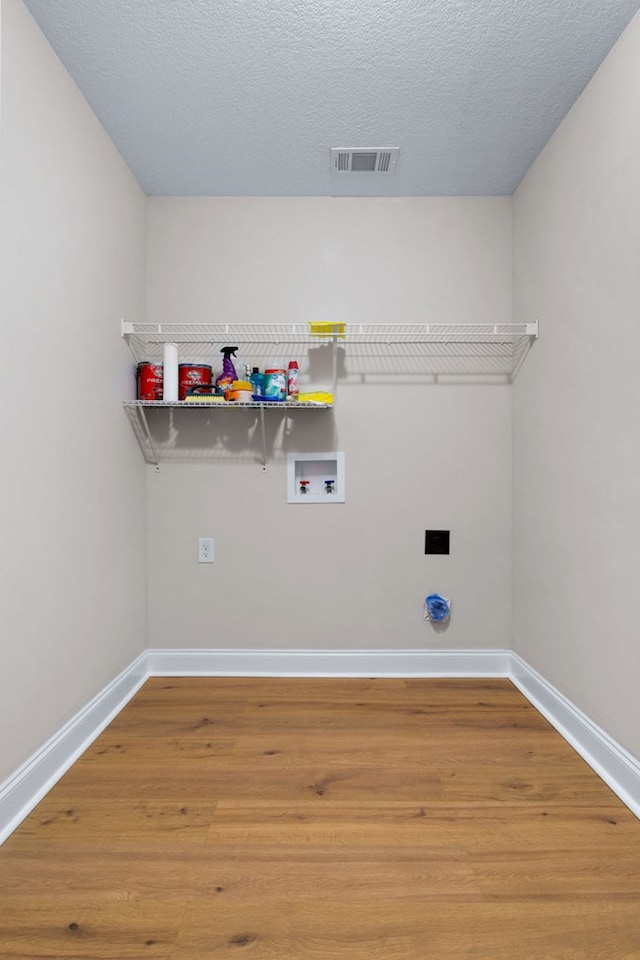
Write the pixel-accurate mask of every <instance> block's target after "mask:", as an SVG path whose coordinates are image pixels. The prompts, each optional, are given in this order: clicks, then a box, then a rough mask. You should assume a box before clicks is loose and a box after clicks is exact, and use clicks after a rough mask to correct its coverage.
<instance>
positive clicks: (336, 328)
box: [309, 320, 346, 339]
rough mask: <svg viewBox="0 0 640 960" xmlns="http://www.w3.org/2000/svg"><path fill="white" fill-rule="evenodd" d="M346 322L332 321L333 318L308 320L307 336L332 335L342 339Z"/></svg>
mask: <svg viewBox="0 0 640 960" xmlns="http://www.w3.org/2000/svg"><path fill="white" fill-rule="evenodd" d="M345 327H346V323H334V322H333V320H310V321H309V336H311V337H332V336H338V337H341V338H342V339H344V332H345Z"/></svg>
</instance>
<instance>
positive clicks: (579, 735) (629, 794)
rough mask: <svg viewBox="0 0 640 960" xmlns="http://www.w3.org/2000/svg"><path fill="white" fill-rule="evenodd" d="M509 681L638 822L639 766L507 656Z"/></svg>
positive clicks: (516, 659) (528, 669)
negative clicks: (609, 788) (509, 665)
mask: <svg viewBox="0 0 640 960" xmlns="http://www.w3.org/2000/svg"><path fill="white" fill-rule="evenodd" d="M510 676H511V681H512V682H513V683H514V684H515V685H516V687H517V688H518V689H519V690H520V691H521V693H523V694H524V696H525V697H526V698H527V700H529V702H530V703H532V704H533V706H534V707H536V709H537V710H539V711H540V713H541V714H542V715H543V716H544V717H546V718H547V720H548V721H549V723H551V724H552V725H553V726H554V727H555V729H556V730H557V731H558V733H560V734H561V735H562V736H563V737H564V739H565V740H566V741H567V742H568V743H570V744H571V746H572V747H573V748H574V749H575V750H576V751H577V752H578V753H579V754H580V756H581V757H582V758H583V759H584V760H586V761H587V763H588V764H589V766H590V767H591V768H592V770H595V772H596V773H597V774H598V776H599V777H601V778H602V780H604V782H605V783H606V784H607V785H608V786H610V787H611V789H612V790H613V792H614V793H615V794H617V796H618V797H619V798H620V799H621V800H622V802H623V803H624V804H625V805H626V806H627V807H629V809H630V810H631V811H632V812H633V813H634V814H635V815H636V817H638V818H640V763H639V762H638V760H636V758H635V757H633V756H632V755H631V754H630V753H629V752H628V751H627V750H625V749H624V747H622V746H620V744H619V743H617V742H616V741H615V740H614V739H613V738H612V737H610V736H609V734H608V733H606V732H605V731H604V730H602V729H601V727H599V726H598V725H597V724H595V723H594V722H593V720H591V719H590V718H589V717H588V716H587V715H586V714H585V713H583V712H582V710H580V709H579V708H578V707H576V705H575V704H574V703H572V702H571V701H570V700H568V699H567V698H566V697H565V696H564V695H563V694H562V693H560V691H559V690H556V689H555V687H552V686H551V684H550V683H548V682H547V681H546V680H545V679H544V677H542V676H540V674H539V673H536V671H535V670H534V669H533V668H532V667H530V666H529V664H528V663H525V661H524V660H523V659H522V658H521V657H519V656H518V654H517V653H512V654H511V675H510Z"/></svg>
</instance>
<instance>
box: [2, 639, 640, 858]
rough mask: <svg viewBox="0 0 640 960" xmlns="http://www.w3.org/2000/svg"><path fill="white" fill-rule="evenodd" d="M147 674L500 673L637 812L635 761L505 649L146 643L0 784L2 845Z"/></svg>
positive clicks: (639, 777)
mask: <svg viewBox="0 0 640 960" xmlns="http://www.w3.org/2000/svg"><path fill="white" fill-rule="evenodd" d="M149 676H217V677H224V676H235V677H239V676H242V677H506V678H509V679H510V680H511V681H512V682H513V683H514V684H515V685H516V686H517V687H518V689H519V690H520V691H521V692H522V693H523V694H524V696H525V697H526V698H527V699H528V700H529V701H530V702H531V703H532V704H533V705H534V706H535V707H536V708H537V709H538V710H539V711H540V712H541V713H542V714H543V716H545V717H546V718H547V719H548V720H549V722H550V723H551V724H552V725H553V726H554V727H555V728H556V730H558V732H559V733H560V734H561V735H562V736H563V737H564V738H565V739H566V740H567V741H568V742H569V743H570V744H571V745H572V746H573V747H574V748H575V749H576V750H577V751H578V753H579V754H580V755H581V756H582V757H583V758H584V759H585V760H586V761H587V763H588V764H589V766H591V767H592V768H593V770H595V772H596V773H597V774H598V775H599V776H600V777H601V778H602V779H603V780H604V781H605V783H607V784H608V785H609V786H610V787H611V789H612V790H613V791H614V793H616V794H617V796H618V797H620V799H621V800H622V802H623V803H625V804H626V806H628V807H629V809H630V810H631V811H632V812H633V813H634V814H635V815H636V816H637V817H639V818H640V763H638V761H637V760H636V759H635V758H634V757H632V756H631V754H629V753H628V752H627V751H626V750H624V748H623V747H621V746H620V745H619V744H618V743H616V742H615V741H614V740H613V739H612V738H611V737H610V736H609V735H608V734H607V733H605V731H604V730H601V729H600V728H599V727H598V726H597V725H596V724H595V723H593V721H592V720H590V719H589V717H587V716H586V715H585V714H584V713H582V711H580V710H579V709H578V707H576V706H575V704H573V703H571V702H570V701H569V700H567V698H566V697H564V696H563V695H562V694H561V693H560V692H559V691H558V690H556V689H555V688H554V687H552V686H551V684H549V683H547V681H546V680H545V679H544V678H543V677H541V676H540V675H539V674H538V673H536V672H535V670H533V669H532V668H531V667H530V666H529V665H528V664H527V663H525V661H524V660H522V659H521V658H520V657H519V656H518V655H517V654H515V653H512V652H511V651H510V650H159V649H151V650H147V651H146V652H145V653H142V654H141V655H140V656H139V657H137V659H136V660H134V661H133V663H132V664H130V666H129V667H127V669H126V670H124V671H123V672H122V673H121V674H120V676H118V677H116V679H115V680H113V682H112V683H110V684H109V685H108V686H107V687H105V689H104V690H103V691H102V692H101V693H99V694H98V695H97V696H96V697H94V699H93V700H91V701H90V703H88V704H87V705H86V706H85V707H84V708H83V709H82V710H80V711H79V712H78V713H77V714H76V715H75V717H72V718H71V720H69V722H68V723H66V724H65V726H64V727H63V728H62V729H61V730H59V731H58V733H56V734H55V735H54V736H53V737H51V739H50V740H48V741H47V743H45V744H44V745H43V746H42V747H41V748H40V749H39V750H38V751H37V752H36V753H35V754H34V755H33V757H31V759H30V760H28V761H27V762H26V763H25V764H23V766H22V767H20V769H19V770H17V771H16V772H15V773H14V774H13V775H12V776H11V777H10V778H9V779H8V780H7V781H6V782H5V783H4V784H2V785H0V843H2V842H3V841H4V840H5V839H6V838H7V837H8V836H9V834H10V833H11V832H12V831H13V830H15V828H16V827H17V826H18V824H19V823H20V822H21V821H22V820H23V819H24V817H26V816H27V814H28V813H29V812H30V811H31V810H32V809H33V807H35V805H36V804H37V803H38V802H39V801H40V800H41V799H42V797H44V795H45V794H46V793H47V792H48V791H49V790H50V789H51V787H52V786H53V785H54V784H55V783H56V782H57V781H58V780H59V779H60V777H61V776H62V775H63V773H64V772H65V771H66V770H68V768H69V767H70V766H71V765H72V764H73V763H74V761H75V760H77V758H78V757H79V756H80V755H81V754H82V753H83V752H84V750H86V748H87V747H88V746H89V744H90V743H92V742H93V740H95V738H96V737H97V736H98V734H99V733H100V732H101V731H102V730H103V729H104V728H105V727H106V726H107V725H108V724H109V723H110V722H111V720H112V719H113V718H114V717H115V716H116V715H117V714H118V713H119V712H120V710H121V709H122V708H123V707H124V705H125V704H126V703H127V702H128V701H129V700H130V699H131V697H132V696H133V695H134V694H135V693H136V691H137V690H138V689H139V688H140V687H141V686H142V684H143V683H144V681H145V680H146V679H147V677H149Z"/></svg>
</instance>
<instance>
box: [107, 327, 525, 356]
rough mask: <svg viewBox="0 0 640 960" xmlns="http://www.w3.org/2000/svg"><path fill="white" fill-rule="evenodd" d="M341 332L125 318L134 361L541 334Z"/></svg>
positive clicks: (513, 340) (521, 341)
mask: <svg viewBox="0 0 640 960" xmlns="http://www.w3.org/2000/svg"><path fill="white" fill-rule="evenodd" d="M343 327H344V330H343V332H336V333H332V332H326V333H314V332H312V331H311V329H310V325H309V323H289V324H287V323H137V322H130V321H125V320H123V321H122V336H123V338H124V340H125V341H126V342H127V344H128V345H129V349H130V350H131V353H132V354H133V357H134V359H135V360H136V361H138V362H141V361H145V360H148V361H153V360H157V359H159V358H160V357H161V356H162V351H163V346H164V344H165V343H167V342H168V343H177V344H190V345H192V346H199V347H202V348H204V350H205V351H213V352H215V348H216V347H218V348H219V346H220V344H227V343H233V344H237V345H238V346H240V345H247V344H253V345H259V344H261V345H265V344H271V345H272V346H274V347H278V346H281V345H282V346H293V345H299V346H303V345H307V346H313V345H316V346H318V345H326V344H334V345H337V346H339V347H344V348H348V347H349V346H350V345H356V344H357V345H364V344H381V345H386V346H391V345H394V344H456V343H458V344H495V345H500V346H511V347H517V346H519V345H525V344H528V345H530V344H531V342H532V341H533V340H536V339H537V338H538V323H537V321H534V322H533V323H384V324H382V323H346V324H344V325H343Z"/></svg>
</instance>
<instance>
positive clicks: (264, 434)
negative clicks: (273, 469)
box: [260, 407, 267, 470]
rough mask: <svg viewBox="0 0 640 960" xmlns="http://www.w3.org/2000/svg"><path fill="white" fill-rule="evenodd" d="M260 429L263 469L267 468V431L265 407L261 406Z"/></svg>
mask: <svg viewBox="0 0 640 960" xmlns="http://www.w3.org/2000/svg"><path fill="white" fill-rule="evenodd" d="M260 430H261V432H262V469H263V470H266V469H267V432H266V430H265V425H264V407H260Z"/></svg>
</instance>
